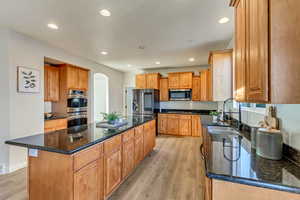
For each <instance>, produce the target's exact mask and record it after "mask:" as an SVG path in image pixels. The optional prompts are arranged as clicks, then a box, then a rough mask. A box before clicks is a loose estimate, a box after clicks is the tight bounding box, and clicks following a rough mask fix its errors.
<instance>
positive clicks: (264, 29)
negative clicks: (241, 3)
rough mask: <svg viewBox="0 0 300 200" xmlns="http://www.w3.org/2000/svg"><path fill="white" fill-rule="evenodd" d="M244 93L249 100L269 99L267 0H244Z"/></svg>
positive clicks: (265, 100) (266, 100) (263, 100)
mask: <svg viewBox="0 0 300 200" xmlns="http://www.w3.org/2000/svg"><path fill="white" fill-rule="evenodd" d="M246 2H247V5H246V17H247V18H246V20H247V21H246V22H247V23H248V24H247V27H249V30H247V33H249V34H246V36H247V44H246V46H247V54H246V55H247V56H248V57H247V58H246V60H247V65H246V88H247V89H246V94H247V101H249V102H268V101H269V78H268V77H269V69H268V68H269V57H268V45H269V42H268V40H269V37H268V33H269V24H268V20H269V19H268V13H269V12H268V2H269V1H268V0H251V1H246Z"/></svg>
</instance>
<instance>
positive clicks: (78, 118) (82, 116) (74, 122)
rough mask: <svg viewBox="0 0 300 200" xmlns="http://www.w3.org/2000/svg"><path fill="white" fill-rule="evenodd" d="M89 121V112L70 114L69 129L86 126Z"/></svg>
mask: <svg viewBox="0 0 300 200" xmlns="http://www.w3.org/2000/svg"><path fill="white" fill-rule="evenodd" d="M87 121H88V117H87V112H74V113H69V114H68V127H73V126H82V125H86V124H87Z"/></svg>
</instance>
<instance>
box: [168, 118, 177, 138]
mask: <svg viewBox="0 0 300 200" xmlns="http://www.w3.org/2000/svg"><path fill="white" fill-rule="evenodd" d="M167 134H170V135H179V118H178V116H176V115H170V114H169V115H168V124H167Z"/></svg>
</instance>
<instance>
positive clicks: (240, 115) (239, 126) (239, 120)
mask: <svg viewBox="0 0 300 200" xmlns="http://www.w3.org/2000/svg"><path fill="white" fill-rule="evenodd" d="M230 101H234V98H228V99H226V100H225V101H224V103H223V112H222V115H223V116H222V118H223V121H225V116H226V114H239V119H238V127H237V128H238V130H240V129H241V125H242V112H241V103H240V102H237V103H238V104H239V108H238V112H225V108H226V104H227V102H230Z"/></svg>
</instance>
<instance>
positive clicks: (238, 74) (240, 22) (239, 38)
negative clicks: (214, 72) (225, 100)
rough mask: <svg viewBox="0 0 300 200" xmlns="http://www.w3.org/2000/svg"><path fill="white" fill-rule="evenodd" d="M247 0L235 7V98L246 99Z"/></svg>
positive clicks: (238, 99)
mask: <svg viewBox="0 0 300 200" xmlns="http://www.w3.org/2000/svg"><path fill="white" fill-rule="evenodd" d="M245 1H246V0H240V1H239V3H238V5H237V6H236V9H235V34H236V36H235V50H234V57H235V63H234V83H235V84H234V96H235V97H234V98H235V100H236V101H246V2H245Z"/></svg>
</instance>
